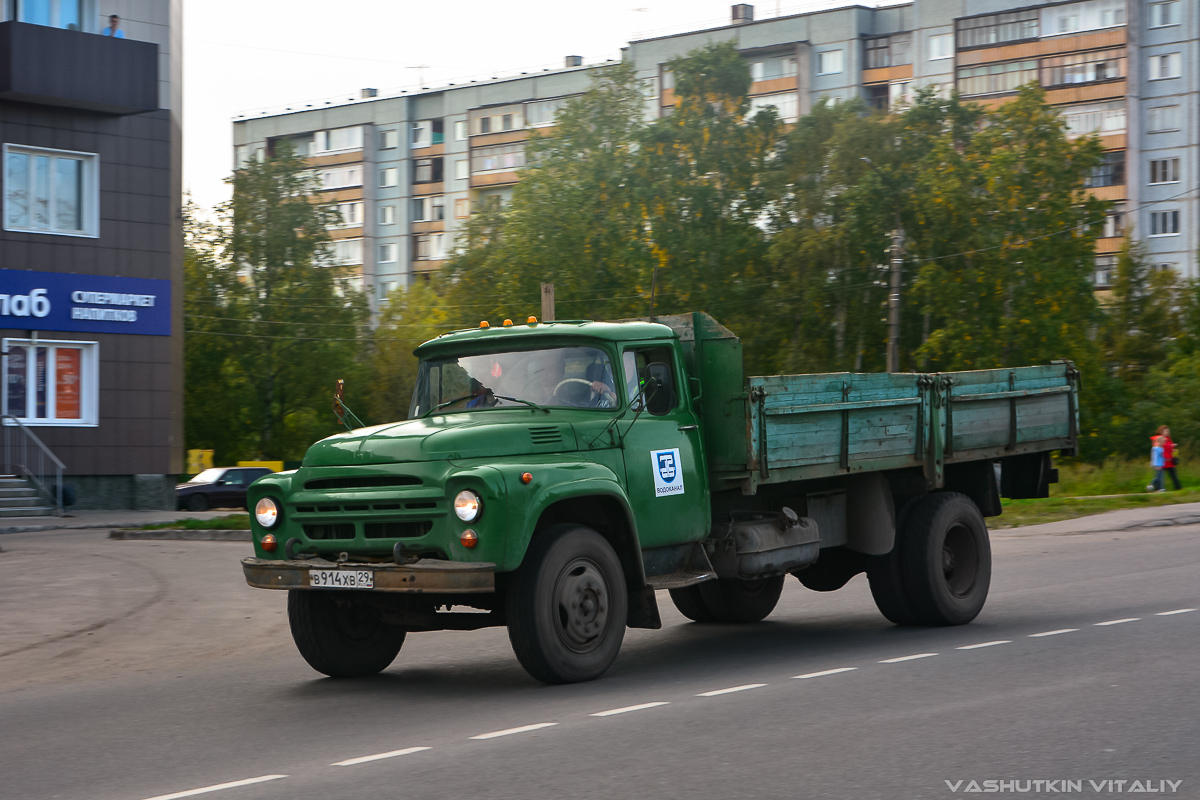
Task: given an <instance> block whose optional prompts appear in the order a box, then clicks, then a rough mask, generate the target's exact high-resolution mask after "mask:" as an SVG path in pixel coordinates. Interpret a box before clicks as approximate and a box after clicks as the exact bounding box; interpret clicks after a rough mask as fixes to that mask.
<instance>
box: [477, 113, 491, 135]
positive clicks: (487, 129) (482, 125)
mask: <svg viewBox="0 0 1200 800" xmlns="http://www.w3.org/2000/svg"><path fill="white" fill-rule="evenodd" d="M479 132H480V133H491V132H492V118H491V117H480V118H479Z"/></svg>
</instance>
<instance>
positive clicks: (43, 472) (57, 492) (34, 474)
mask: <svg viewBox="0 0 1200 800" xmlns="http://www.w3.org/2000/svg"><path fill="white" fill-rule="evenodd" d="M0 430H3V431H4V438H3V448H2V449H0V471H3V472H5V473H7V472H9V471H10V470H11V471H12V474H14V475H20V476H21V477H22V478H24V479H25V480H27V481H29V482H30V483H32V484H33V486H34V488H35V489H37V490H38V492H39V493H41V495H42V496H43V497H45V498H46V499H47V500H49V501H50V502H52V503H53V504H54V513H55V514H56V515H57V516H60V517H61V516H62V515H63V481H62V474H63V469H64V468H65V465H64V464H63V462H61V461H59V459H58V456H56V455H54V453H52V452H51V451H50V448H49V447H47V446H46V444H45V442H43V441H42V440H41V439H39V438H38V436H37V434H36V433H34V432H33V431H31V430H30V429H29V428H27V427H26V426H25V425H24V424H23V423H22V422H21V420H19V419H17V418H16V417H14V416H12V415H11V414H4V415H0ZM13 431H20V434H15V433H13ZM22 434H23V435H22ZM14 440H15V441H14ZM51 468H53V475H54V486H53V489H51V488H49V487H47V486H46V479H47V478H49V477H50V475H51Z"/></svg>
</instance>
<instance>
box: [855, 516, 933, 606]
mask: <svg viewBox="0 0 1200 800" xmlns="http://www.w3.org/2000/svg"><path fill="white" fill-rule="evenodd" d="M927 497H928V495H921V496H918V497H913V498H910V499H909V500H908V502H906V503H905V504H904V506H903V508H902V509H901V510H900V513H899V514H897V515H896V538H895V541H894V542H893V544H892V550H891V552H890V553H885V554H884V555H881V556H869V557H868V561H867V581H868V583H869V585H870V587H871V597H872V598H873V599H874V600H875V607H876V608H878V609H879V613H880V614H883V616H884V617H886V618H887V620H888V622H891V623H894V624H896V625H906V626H911V625H918V624H919V622H918V620H917V615H916V613H915V612H914V611H913V608H912V604H911V603H910V602H909V600H908V588H907V587H906V586H905V583H904V575H903V574H902V572H901V563H902V562H901V559H902V554H903V549H904V542H905V539H906V538H907V534H906V526H907V523H908V518H909V517H910V516H912V515H911V513H910V512H912V510H913V509H914V508H916V507H917V506H918V505H920V504H921V502H922V501H924V500H925V499H926V498H927Z"/></svg>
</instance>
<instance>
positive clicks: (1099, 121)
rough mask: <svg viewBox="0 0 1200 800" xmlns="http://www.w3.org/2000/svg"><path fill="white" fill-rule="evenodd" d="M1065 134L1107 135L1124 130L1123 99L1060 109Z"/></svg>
mask: <svg viewBox="0 0 1200 800" xmlns="http://www.w3.org/2000/svg"><path fill="white" fill-rule="evenodd" d="M1062 118H1063V122H1064V123H1066V126H1067V136H1068V137H1076V136H1087V135H1090V134H1093V133H1095V134H1100V135H1102V136H1103V135H1108V134H1113V133H1124V132H1125V101H1124V100H1111V101H1109V102H1106V103H1089V104H1087V105H1079V106H1068V107H1066V108H1064V109H1063V110H1062Z"/></svg>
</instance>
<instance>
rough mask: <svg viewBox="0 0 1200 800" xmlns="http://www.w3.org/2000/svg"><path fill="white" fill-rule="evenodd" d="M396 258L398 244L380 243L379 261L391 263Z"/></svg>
mask: <svg viewBox="0 0 1200 800" xmlns="http://www.w3.org/2000/svg"><path fill="white" fill-rule="evenodd" d="M395 260H396V245H394V244H381V245H379V263H380V264H390V263H391V262H393V261H395Z"/></svg>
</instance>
